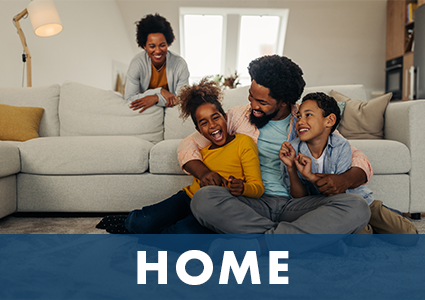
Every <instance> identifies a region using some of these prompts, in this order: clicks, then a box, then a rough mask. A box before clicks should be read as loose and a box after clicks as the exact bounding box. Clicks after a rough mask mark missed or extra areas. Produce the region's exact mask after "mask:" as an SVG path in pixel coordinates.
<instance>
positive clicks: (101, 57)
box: [0, 0, 135, 89]
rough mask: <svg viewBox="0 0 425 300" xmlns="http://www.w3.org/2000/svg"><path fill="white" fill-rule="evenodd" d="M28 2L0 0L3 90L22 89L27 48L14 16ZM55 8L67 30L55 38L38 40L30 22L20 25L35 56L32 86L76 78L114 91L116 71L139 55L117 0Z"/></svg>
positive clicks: (67, 2) (67, 1)
mask: <svg viewBox="0 0 425 300" xmlns="http://www.w3.org/2000/svg"><path fill="white" fill-rule="evenodd" d="M29 2H30V1H16V0H14V1H4V0H2V1H0V28H1V31H0V40H1V41H2V42H1V44H0V52H1V55H0V87H20V86H22V70H23V63H22V60H21V55H22V52H23V50H22V45H21V42H20V40H19V37H18V34H17V31H16V29H15V26H14V25H13V22H12V18H13V17H14V16H15V15H16V14H18V13H19V12H21V11H22V10H23V9H24V8H25V7H26V6H27V5H28V3H29ZM55 4H56V8H57V10H58V13H59V16H60V18H61V21H62V25H63V26H64V29H63V30H62V32H60V33H59V34H58V35H56V36H53V37H47V38H41V37H37V36H36V35H35V34H34V32H33V29H32V26H31V22H30V20H29V18H27V19H21V21H20V24H21V27H22V29H23V31H24V34H25V36H26V39H27V45H28V47H29V49H30V52H31V56H32V77H33V84H32V85H33V86H34V87H37V86H45V85H50V84H52V83H59V84H62V83H63V82H64V81H65V80H72V81H76V82H81V83H84V84H87V85H90V86H95V87H99V88H103V89H113V87H114V82H115V76H114V73H113V72H115V71H116V70H117V69H119V68H123V66H124V67H125V68H126V66H127V64H128V62H129V61H130V60H131V58H132V57H133V56H134V55H135V52H134V51H133V48H132V47H131V43H130V40H129V38H128V35H127V32H126V28H125V26H124V22H123V20H122V17H121V14H120V11H119V9H118V7H117V4H116V2H115V1H113V0H106V1H105V0H102V1H70V0H63V1H61V0H55ZM25 79H26V76H25ZM24 86H26V81H25V84H24Z"/></svg>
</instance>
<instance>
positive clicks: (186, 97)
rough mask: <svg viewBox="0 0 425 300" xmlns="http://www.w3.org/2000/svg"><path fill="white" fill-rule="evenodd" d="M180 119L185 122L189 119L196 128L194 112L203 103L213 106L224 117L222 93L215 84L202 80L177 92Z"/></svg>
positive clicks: (206, 79) (205, 79)
mask: <svg viewBox="0 0 425 300" xmlns="http://www.w3.org/2000/svg"><path fill="white" fill-rule="evenodd" d="M178 97H179V104H180V106H179V107H180V118H182V119H183V120H186V119H187V118H189V117H191V118H192V121H193V123H194V124H195V126H196V127H198V122H197V120H196V110H197V109H198V108H199V107H200V106H201V105H203V104H205V103H211V104H214V105H215V107H216V108H217V109H218V111H219V112H220V113H221V114H222V115H223V116H224V115H225V112H224V110H223V107H222V106H221V102H222V100H223V92H222V90H221V88H220V86H219V85H218V83H217V82H214V81H210V80H208V78H203V79H202V80H201V81H200V82H199V83H198V84H193V85H192V86H190V85H186V86H184V87H182V89H181V90H180V92H179V95H178Z"/></svg>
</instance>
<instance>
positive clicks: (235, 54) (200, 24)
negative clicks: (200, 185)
mask: <svg viewBox="0 0 425 300" xmlns="http://www.w3.org/2000/svg"><path fill="white" fill-rule="evenodd" d="M288 13H289V10H288V9H273V10H270V9H233V8H189V7H182V8H180V39H181V41H180V45H181V55H182V56H183V57H184V58H185V59H186V61H187V63H188V65H189V71H190V75H191V76H190V82H191V83H193V82H194V81H198V80H199V79H201V78H202V77H204V76H209V75H211V76H214V75H217V74H221V75H225V76H229V75H230V74H234V73H235V71H236V72H237V73H238V75H239V79H240V82H241V84H242V85H249V83H250V78H249V74H248V70H247V67H248V64H249V62H250V61H251V60H253V59H255V58H257V57H260V56H263V55H269V54H280V55H282V54H283V47H284V41H285V34H286V25H287V21H288Z"/></svg>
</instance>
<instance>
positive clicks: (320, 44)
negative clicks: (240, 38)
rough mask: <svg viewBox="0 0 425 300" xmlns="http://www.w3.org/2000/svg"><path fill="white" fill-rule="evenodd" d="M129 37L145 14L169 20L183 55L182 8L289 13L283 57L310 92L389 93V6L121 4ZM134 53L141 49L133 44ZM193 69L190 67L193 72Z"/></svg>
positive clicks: (299, 0)
mask: <svg viewBox="0 0 425 300" xmlns="http://www.w3.org/2000/svg"><path fill="white" fill-rule="evenodd" d="M117 4H118V7H119V9H120V11H121V14H122V16H123V19H124V23H125V26H126V28H127V31H128V32H129V36H130V39H131V36H133V37H134V36H135V25H134V22H135V21H138V20H140V19H141V17H143V16H144V15H146V14H150V13H156V12H158V13H159V14H161V15H163V16H165V17H166V18H167V19H168V20H169V21H170V23H171V25H172V27H173V29H174V34H175V35H176V41H175V42H174V44H173V45H172V47H171V50H174V51H176V52H180V50H179V49H180V44H179V15H178V14H179V7H180V6H186V7H246V8H256V7H258V8H289V22H288V29H287V34H286V42H285V49H284V53H283V55H286V56H288V57H289V58H291V59H293V60H294V61H295V62H296V63H297V64H299V65H300V67H301V68H302V69H303V70H304V73H305V79H306V81H307V84H308V85H309V86H317V85H331V84H351V83H356V84H357V83H360V84H363V85H364V86H365V87H366V89H367V92H368V94H369V95H368V96H370V93H371V92H372V91H384V90H385V72H384V68H385V30H386V0H361V1H360V0H328V1H324V0H292V1H286V0H267V1H264V0H262V1H260V0H226V1H222V0H196V1H195V0H138V1H134V0H131V1H130V0H128V1H127V0H119V1H117ZM133 40H134V38H133ZM133 48H134V51H137V45H136V43H135V42H134V43H133ZM189 69H190V66H189Z"/></svg>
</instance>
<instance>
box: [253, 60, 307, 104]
mask: <svg viewBox="0 0 425 300" xmlns="http://www.w3.org/2000/svg"><path fill="white" fill-rule="evenodd" d="M248 71H249V75H250V76H251V81H252V80H255V82H256V83H258V84H259V85H262V86H264V87H266V88H268V89H269V90H270V93H269V96H270V97H272V98H273V99H275V100H276V101H278V102H281V101H283V102H285V103H287V104H290V105H293V104H295V102H297V100H298V99H299V98H300V97H301V94H302V93H303V91H304V87H305V81H304V79H303V71H302V70H301V68H300V67H299V66H298V65H297V64H296V63H294V62H293V61H292V60H290V59H289V58H287V57H285V56H279V55H266V56H262V57H259V58H257V59H255V60H253V61H251V62H250V64H249V66H248Z"/></svg>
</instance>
